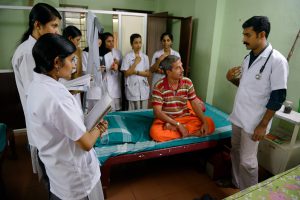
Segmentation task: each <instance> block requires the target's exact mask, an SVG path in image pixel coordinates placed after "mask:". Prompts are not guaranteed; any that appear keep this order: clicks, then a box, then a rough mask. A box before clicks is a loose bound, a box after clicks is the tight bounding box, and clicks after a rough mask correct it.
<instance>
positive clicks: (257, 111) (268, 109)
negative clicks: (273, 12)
mask: <svg viewBox="0 0 300 200" xmlns="http://www.w3.org/2000/svg"><path fill="white" fill-rule="evenodd" d="M243 29H244V30H243V42H244V44H245V45H246V48H247V49H249V50H251V51H250V53H249V55H247V56H246V57H245V59H244V61H243V63H242V66H241V67H234V68H232V69H230V70H229V71H228V72H227V75H226V77H227V79H228V80H229V81H230V82H232V83H233V84H235V85H236V86H238V90H237V94H236V97H235V102H234V107H233V111H232V113H231V115H230V121H231V122H232V138H231V145H232V149H231V159H232V160H231V161H232V172H233V178H232V183H233V184H234V185H235V186H236V187H237V188H240V189H241V190H243V189H245V188H247V187H250V186H252V185H254V184H256V183H257V182H258V163H257V148H258V143H259V141H261V140H263V139H264V137H265V135H266V134H267V133H268V132H269V130H270V126H271V122H272V118H273V116H274V114H275V112H276V111H277V110H279V109H280V107H281V106H282V103H283V102H284V100H285V97H286V90H287V79H288V63H287V60H286V59H285V57H284V56H283V55H282V54H281V53H280V52H278V51H277V50H275V49H273V47H272V45H271V44H270V43H268V41H267V38H268V35H269V32H270V22H269V19H268V18H267V17H265V16H254V17H251V18H250V19H248V20H247V21H246V22H244V24H243Z"/></svg>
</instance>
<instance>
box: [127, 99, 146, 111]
mask: <svg viewBox="0 0 300 200" xmlns="http://www.w3.org/2000/svg"><path fill="white" fill-rule="evenodd" d="M147 108H148V100H143V101H128V110H140V109H147Z"/></svg>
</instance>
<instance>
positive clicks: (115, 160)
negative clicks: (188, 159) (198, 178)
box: [101, 138, 230, 198]
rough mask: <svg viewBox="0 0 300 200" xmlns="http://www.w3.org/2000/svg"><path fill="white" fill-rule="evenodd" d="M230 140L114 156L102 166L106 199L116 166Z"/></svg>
mask: <svg viewBox="0 0 300 200" xmlns="http://www.w3.org/2000/svg"><path fill="white" fill-rule="evenodd" d="M229 140H230V138H224V139H221V140H211V141H205V142H199V143H194V144H186V145H182V146H175V147H169V148H164V149H156V150H153V151H143V152H138V153H133V154H124V155H118V156H113V157H111V158H109V159H108V160H107V161H105V163H104V164H103V165H102V166H101V182H102V188H103V193H104V197H105V198H107V188H108V186H109V184H110V170H111V167H112V166H114V165H118V164H122V163H131V162H135V161H139V160H147V159H151V158H158V157H164V156H171V155H176V154H181V153H187V152H193V151H199V150H202V149H209V148H214V147H217V146H222V145H223V144H225V143H228V141H229Z"/></svg>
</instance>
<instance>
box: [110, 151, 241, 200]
mask: <svg viewBox="0 0 300 200" xmlns="http://www.w3.org/2000/svg"><path fill="white" fill-rule="evenodd" d="M194 156H196V155H194V154H188V155H184V156H174V157H171V158H163V159H154V160H150V161H144V162H139V163H134V164H127V165H124V166H121V167H118V168H116V169H115V170H113V172H112V180H111V182H112V183H111V187H109V190H108V193H107V195H108V199H109V200H119V199H128V200H168V199H170V200H171V199H172V200H192V199H194V198H196V197H200V196H202V195H203V194H206V193H208V194H210V195H211V196H213V197H214V198H215V199H223V198H224V197H226V196H229V195H231V194H233V193H235V192H237V191H238V190H234V189H228V188H227V189H225V188H219V187H217V186H216V185H215V183H214V182H213V181H212V180H211V179H210V178H209V176H208V175H207V174H206V173H205V172H204V171H203V170H201V169H202V168H201V167H200V166H199V162H198V161H197V159H194V158H193V157H194Z"/></svg>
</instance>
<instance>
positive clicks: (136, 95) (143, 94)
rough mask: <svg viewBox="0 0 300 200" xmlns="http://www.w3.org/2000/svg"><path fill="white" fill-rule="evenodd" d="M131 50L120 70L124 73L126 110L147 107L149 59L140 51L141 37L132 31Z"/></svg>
mask: <svg viewBox="0 0 300 200" xmlns="http://www.w3.org/2000/svg"><path fill="white" fill-rule="evenodd" d="M130 44H131V46H132V51H131V52H129V53H128V54H127V55H126V56H125V58H124V60H123V62H122V67H121V70H122V71H124V75H125V95H126V98H127V100H128V104H129V105H128V110H137V109H146V108H148V99H149V92H150V89H149V83H148V79H147V78H148V77H149V76H150V71H149V59H148V56H147V55H146V54H144V53H142V51H141V48H142V37H141V35H140V34H137V33H134V34H132V35H131V36H130Z"/></svg>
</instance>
